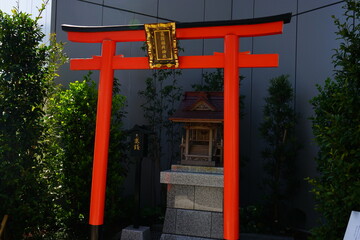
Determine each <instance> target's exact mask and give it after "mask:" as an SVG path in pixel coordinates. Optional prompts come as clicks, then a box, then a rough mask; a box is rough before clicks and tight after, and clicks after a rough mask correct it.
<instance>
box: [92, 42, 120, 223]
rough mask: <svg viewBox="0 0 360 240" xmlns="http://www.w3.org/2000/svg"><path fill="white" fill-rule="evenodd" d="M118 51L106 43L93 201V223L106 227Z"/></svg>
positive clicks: (98, 118)
mask: <svg viewBox="0 0 360 240" xmlns="http://www.w3.org/2000/svg"><path fill="white" fill-rule="evenodd" d="M115 50H116V43H115V42H114V41H111V40H104V41H103V43H102V62H101V67H100V82H99V94H98V103H97V112H96V130H95V147H94V162H93V172H92V185H91V200H90V220H89V223H90V224H91V225H102V224H103V221H104V206H105V189H106V175H107V162H108V152H109V151H108V149H109V137H110V120H111V105H112V92H113V81H114V70H113V69H112V61H113V56H114V54H115Z"/></svg>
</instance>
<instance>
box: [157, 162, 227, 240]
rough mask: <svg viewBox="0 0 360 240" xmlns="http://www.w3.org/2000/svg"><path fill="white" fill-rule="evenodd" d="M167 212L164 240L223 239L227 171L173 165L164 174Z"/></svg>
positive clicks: (162, 175) (162, 176) (162, 180)
mask: <svg viewBox="0 0 360 240" xmlns="http://www.w3.org/2000/svg"><path fill="white" fill-rule="evenodd" d="M160 178H161V179H160V182H161V183H165V184H167V189H168V193H167V209H166V213H165V221H164V225H163V234H162V237H161V239H162V240H198V239H199V240H205V239H223V185H224V184H223V169H222V168H215V167H199V166H183V165H173V166H172V167H171V170H169V171H163V172H161V175H160Z"/></svg>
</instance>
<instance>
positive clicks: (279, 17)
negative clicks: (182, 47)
mask: <svg viewBox="0 0 360 240" xmlns="http://www.w3.org/2000/svg"><path fill="white" fill-rule="evenodd" d="M291 16H292V13H285V14H280V15H274V16H269V17H261V18H250V19H240V20H228V21H209V22H185V23H176V28H194V27H217V26H232V25H250V24H260V23H270V22H279V21H282V22H284V23H290V21H291ZM61 27H62V30H63V31H65V32H112V31H129V30H143V29H144V24H138V25H113V26H75V25H68V24H63V25H61Z"/></svg>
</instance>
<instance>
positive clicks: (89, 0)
mask: <svg viewBox="0 0 360 240" xmlns="http://www.w3.org/2000/svg"><path fill="white" fill-rule="evenodd" d="M77 1H79V2H91V3H97V4H102V3H103V0H85V1H83V0H77Z"/></svg>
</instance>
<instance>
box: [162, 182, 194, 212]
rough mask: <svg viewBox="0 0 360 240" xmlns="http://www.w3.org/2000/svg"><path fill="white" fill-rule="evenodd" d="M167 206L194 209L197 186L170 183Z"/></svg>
mask: <svg viewBox="0 0 360 240" xmlns="http://www.w3.org/2000/svg"><path fill="white" fill-rule="evenodd" d="M169 186H170V187H169V188H168V191H167V207H169V208H182V209H194V202H195V192H194V191H195V187H194V186H188V185H169Z"/></svg>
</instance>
